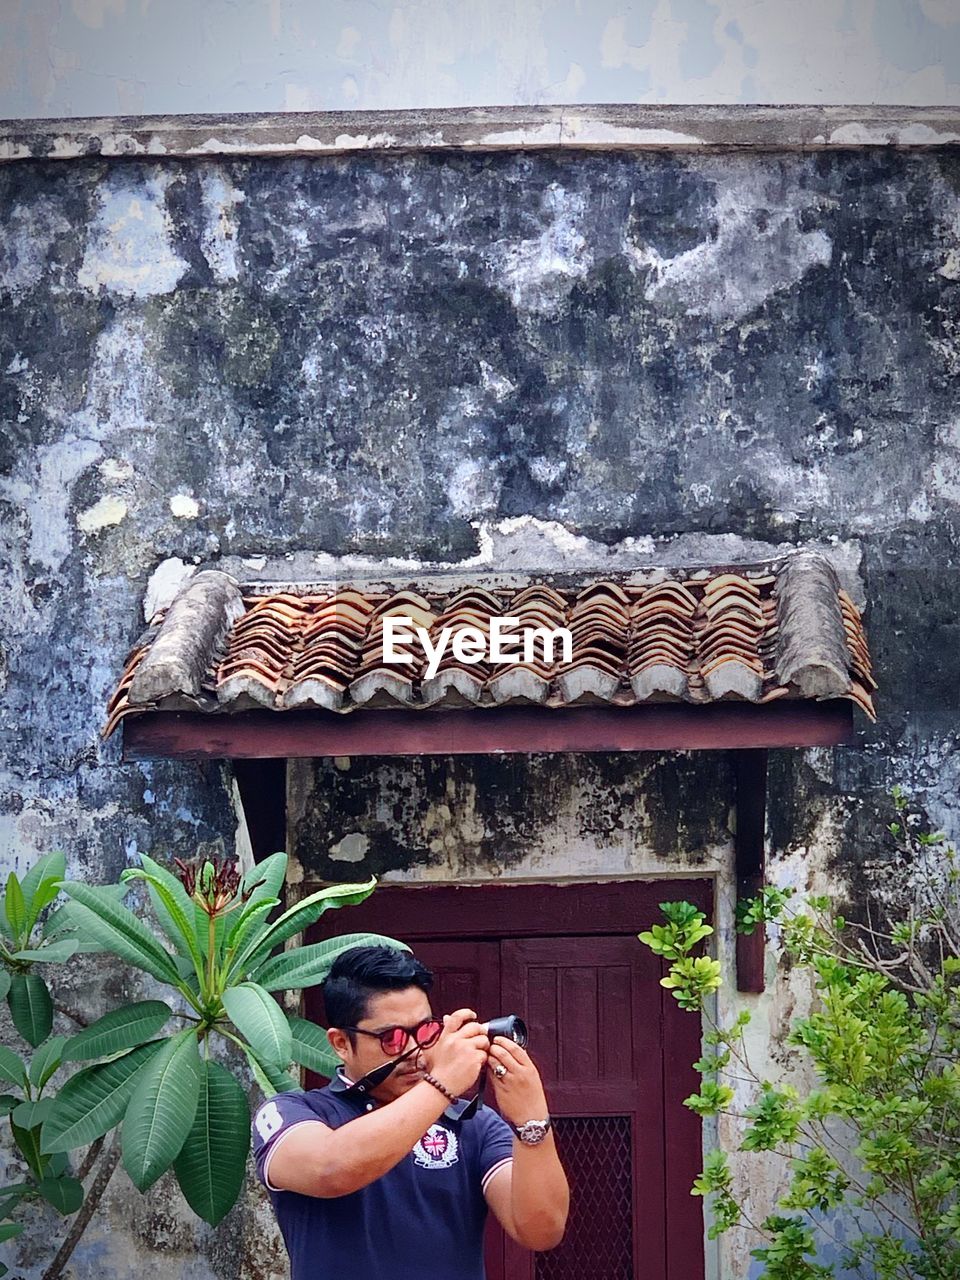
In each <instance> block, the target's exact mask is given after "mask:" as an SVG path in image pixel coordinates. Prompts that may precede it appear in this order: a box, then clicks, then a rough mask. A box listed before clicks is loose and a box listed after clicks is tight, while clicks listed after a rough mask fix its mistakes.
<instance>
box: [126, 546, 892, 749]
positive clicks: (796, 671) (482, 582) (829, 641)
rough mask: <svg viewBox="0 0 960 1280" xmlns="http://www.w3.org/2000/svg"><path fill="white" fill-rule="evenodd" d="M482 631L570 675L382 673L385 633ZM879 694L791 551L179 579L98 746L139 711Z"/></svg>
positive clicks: (459, 667) (846, 615)
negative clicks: (552, 640)
mask: <svg viewBox="0 0 960 1280" xmlns="http://www.w3.org/2000/svg"><path fill="white" fill-rule="evenodd" d="M396 614H403V615H406V616H408V617H412V618H413V619H414V621H415V623H417V624H418V625H420V626H423V627H424V628H425V629H426V630H427V631H428V632H429V634H430V636H431V638H435V637H436V636H437V635H438V633H439V632H440V630H441V628H444V627H449V628H453V629H456V628H459V627H467V626H469V627H474V628H478V629H479V630H480V631H481V632H487V631H489V625H490V619H491V617H497V616H500V617H515V618H519V619H520V621H519V623H518V624H517V626H516V627H515V628H514V630H515V631H516V632H517V633H520V634H522V633H523V632H524V631H526V630H528V629H530V628H536V627H543V628H547V629H555V628H559V627H565V628H568V629H569V630H570V632H571V633H572V637H573V646H572V660H571V661H570V662H567V663H563V662H560V661H553V662H551V663H547V662H545V661H543V660H542V654H541V659H540V660H537V659H536V658H534V660H533V661H531V662H529V663H522V662H521V663H513V664H510V665H503V666H501V665H495V664H490V663H478V664H465V663H463V662H459V661H458V660H457V659H456V658H455V657H454V655H453V654H452V652H450V650H449V648H448V651H447V653H446V654H445V656H444V658H443V660H442V661H441V662H440V664H439V667H438V669H437V671H436V672H435V674H434V675H433V676H432V677H429V676H428V674H427V672H426V658H425V657H424V656H423V655H422V652H421V650H420V648H419V646H416V645H414V646H412V647H411V650H410V651H411V652H412V653H413V654H414V656H415V658H416V659H417V661H416V662H415V664H414V665H412V666H394V665H388V664H386V663H385V662H384V661H383V620H384V618H385V617H386V616H389V615H396ZM875 688H876V684H875V682H874V680H873V677H872V674H871V667H870V657H869V654H868V651H867V645H866V640H865V637H864V632H863V626H862V623H861V617H860V611H859V610H858V608H857V606H856V605H855V604H854V602H853V600H852V599H851V598H850V596H849V595H848V594H847V592H846V591H844V590H843V589H842V587H841V586H840V583H839V580H838V578H837V576H836V574H835V572H834V570H833V568H832V567H831V566H830V564H829V563H828V562H827V561H826V560H825V559H824V558H823V557H821V556H819V555H817V554H814V553H811V552H797V553H794V554H791V555H789V556H787V557H784V558H782V559H780V560H777V561H772V562H769V563H766V564H752V565H733V566H730V565H726V566H714V567H706V568H704V567H699V568H693V569H687V570H678V569H655V568H642V569H637V570H634V571H629V572H625V571H620V572H616V573H611V572H607V573H604V574H602V575H601V574H598V573H596V572H593V573H588V572H584V573H579V574H575V573H570V572H545V573H541V574H516V573H509V574H507V573H504V574H496V573H491V572H486V573H485V574H483V575H482V576H481V575H469V574H465V573H461V574H457V575H452V574H436V575H423V576H422V577H420V578H417V579H415V580H412V581H400V580H398V579H396V578H394V579H392V580H389V581H384V580H382V579H366V580H363V579H354V580H352V581H350V582H337V583H327V584H317V583H310V584H295V583H283V584H280V583H263V582H252V583H238V582H237V581H236V580H235V579H234V578H232V577H230V576H229V575H227V574H225V573H222V572H220V571H218V570H204V571H202V572H199V573H197V574H196V575H195V576H194V577H193V578H191V579H190V580H189V581H188V582H187V584H186V585H185V586H184V588H183V589H182V590H181V591H180V593H179V595H178V596H177V598H176V599H175V600H174V601H173V603H172V604H171V605H170V607H169V608H168V609H167V610H166V611H165V612H164V613H163V614H160V615H158V616H157V618H155V619H154V620H153V623H152V625H151V626H150V628H149V630H148V631H147V633H146V634H145V635H144V636H143V637H141V639H140V640H139V641H138V643H137V645H136V646H135V648H134V649H133V652H132V653H131V654H130V656H129V659H128V661H127V664H126V667H125V670H124V672H123V675H122V677H121V679H120V682H119V685H118V687H117V689H116V692H115V693H114V695H113V698H112V699H111V701H110V704H109V708H108V720H107V724H106V727H105V729H104V734H105V735H109V734H110V733H112V732H113V730H114V729H115V728H116V726H117V724H118V723H119V722H120V721H121V720H122V719H123V718H124V717H125V716H130V715H134V714H138V713H144V712H148V711H181V712H182V711H191V712H198V711H199V712H204V713H211V714H217V713H219V714H224V713H226V714H230V713H239V712H244V711H249V710H252V709H260V710H261V711H262V710H263V709H264V708H266V709H269V710H271V711H273V712H276V713H278V714H282V713H284V712H290V711H294V710H296V711H299V712H302V711H304V710H305V709H317V710H320V711H323V712H327V713H329V712H335V713H338V714H341V715H342V714H347V713H353V712H360V713H362V711H363V710H364V709H366V708H380V709H383V708H392V709H397V708H403V709H407V710H414V711H417V712H419V713H421V714H424V715H426V714H430V715H433V714H435V713H436V714H442V712H443V711H444V710H449V709H459V710H462V709H463V708H476V709H477V710H478V711H479V712H482V711H484V710H487V709H491V708H497V707H502V706H504V705H507V704H519V705H522V706H527V707H530V706H531V705H539V706H541V707H544V708H548V709H551V708H569V707H573V706H578V707H579V706H585V705H591V704H592V705H594V706H603V705H606V706H611V707H621V708H622V707H633V706H640V705H642V704H647V703H654V702H673V703H682V704H687V705H689V706H693V707H695V706H697V705H704V704H710V703H716V702H719V701H724V702H728V701H741V702H744V703H751V704H765V703H770V702H773V701H776V700H779V699H802V700H823V699H836V698H849V699H852V700H853V701H854V702H855V703H857V705H858V706H860V707H861V708H862V709H863V711H865V712H866V714H867V715H868V716H869V717H870V718H871V719H873V718H874V710H873V702H872V698H871V692H872V690H873V689H875Z"/></svg>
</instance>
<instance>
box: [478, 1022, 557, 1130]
mask: <svg viewBox="0 0 960 1280" xmlns="http://www.w3.org/2000/svg"><path fill="white" fill-rule="evenodd" d="M498 1066H499V1067H502V1068H503V1069H504V1070H505V1071H506V1075H501V1074H500V1073H499V1071H498V1070H497V1067H498ZM489 1067H490V1080H491V1081H492V1083H493V1094H494V1097H495V1098H496V1100H497V1107H498V1108H499V1110H500V1114H501V1115H502V1116H503V1118H504V1119H505V1120H508V1121H509V1122H510V1123H511V1124H516V1125H520V1124H524V1123H525V1122H526V1121H527V1120H544V1119H546V1117H547V1114H548V1113H547V1096H546V1094H545V1093H544V1091H543V1081H542V1080H541V1079H540V1072H539V1071H538V1070H537V1068H536V1067H535V1066H534V1063H533V1059H532V1058H531V1057H530V1055H529V1054H528V1053H527V1051H526V1049H521V1048H520V1046H519V1045H518V1044H515V1043H514V1041H513V1040H509V1039H507V1037H506V1036H497V1038H496V1039H495V1040H494V1042H493V1044H492V1045H491V1046H490V1055H489Z"/></svg>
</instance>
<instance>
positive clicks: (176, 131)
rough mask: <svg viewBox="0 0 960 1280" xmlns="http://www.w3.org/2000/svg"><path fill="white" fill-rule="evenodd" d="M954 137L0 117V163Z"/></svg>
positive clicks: (771, 110) (422, 117) (931, 141)
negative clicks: (20, 118) (86, 158)
mask: <svg viewBox="0 0 960 1280" xmlns="http://www.w3.org/2000/svg"><path fill="white" fill-rule="evenodd" d="M958 143H960V107H949V106H943V107H909V106H905V107H890V106H885V107H874V106H826V107H817V106H753V105H743V106H688V105H685V104H655V105H642V104H641V105H626V106H606V105H599V106H550V107H462V108H461V107H457V108H444V109H442V110H431V111H357V112H354V111H317V112H307V113H300V112H284V113H278V114H276V115H254V114H235V115H225V116H220V115H198V116H189V115H183V116H105V117H103V118H89V119H65V120H5V121H0V160H76V159H82V158H85V157H89V156H109V157H115V156H157V157H164V156H211V155H217V156H232V155H238V156H253V155H347V154H351V153H355V152H361V151H374V152H381V151H400V152H403V151H425V150H441V151H442V150H453V151H520V150H543V149H547V148H558V147H559V148H565V149H577V148H589V149H606V150H625V151H636V150H661V151H664V150H665V151H730V150H762V151H811V150H825V149H837V148H850V147H900V148H914V147H945V146H956V145H957V144H958Z"/></svg>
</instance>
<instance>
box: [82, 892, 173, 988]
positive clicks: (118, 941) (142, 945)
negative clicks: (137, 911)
mask: <svg viewBox="0 0 960 1280" xmlns="http://www.w3.org/2000/svg"><path fill="white" fill-rule="evenodd" d="M61 888H62V889H63V891H64V892H65V893H67V894H69V895H70V897H71V898H72V899H73V900H74V903H73V906H74V911H75V912H76V913H77V917H78V920H79V922H80V927H81V929H82V930H83V932H84V933H86V934H88V935H89V936H90V937H92V938H94V939H96V940H97V941H99V942H100V943H101V944H102V949H103V950H105V951H112V952H113V953H114V954H115V955H118V956H120V958H121V959H122V960H126V961H127V962H128V963H129V964H132V965H134V966H135V967H136V968H138V969H145V970H146V972H147V973H149V974H151V975H152V976H153V977H154V978H159V979H160V981H161V982H169V983H171V984H174V985H175V984H176V982H177V980H178V976H179V975H178V974H177V969H176V966H175V965H174V963H173V960H172V959H171V957H170V955H169V953H168V952H167V951H165V950H164V949H163V947H162V946H161V945H160V943H159V942H157V940H156V938H154V936H153V934H152V933H151V932H150V930H149V929H148V928H147V926H146V925H145V924H143V923H142V921H140V920H138V919H137V917H136V916H135V915H134V914H133V912H132V911H129V910H128V909H127V908H126V907H124V906H121V904H120V903H119V902H117V901H116V900H115V899H114V898H113V897H112V896H111V895H109V894H104V893H101V892H100V891H99V888H98V886H96V885H89V884H81V883H79V882H78V881H74V880H65V881H64V882H63V884H62V885H61Z"/></svg>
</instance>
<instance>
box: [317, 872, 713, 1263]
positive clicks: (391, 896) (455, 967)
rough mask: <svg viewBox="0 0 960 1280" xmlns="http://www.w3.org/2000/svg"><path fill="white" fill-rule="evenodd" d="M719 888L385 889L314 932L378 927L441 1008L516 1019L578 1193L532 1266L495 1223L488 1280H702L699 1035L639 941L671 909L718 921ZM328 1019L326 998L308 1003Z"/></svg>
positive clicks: (663, 884)
mask: <svg viewBox="0 0 960 1280" xmlns="http://www.w3.org/2000/svg"><path fill="white" fill-rule="evenodd" d="M712 889H713V886H712V882H711V881H709V880H669V881H653V882H651V881H645V882H641V881H621V882H605V883H602V884H567V885H499V884H494V885H442V886H435V885H419V886H409V887H407V886H403V887H401V886H388V887H387V886H385V887H382V888H380V889H378V890H377V892H376V893H375V894H373V895H372V896H371V897H370V898H368V899H367V901H366V902H364V903H362V904H361V905H360V906H359V907H351V908H350V909H349V923H348V921H347V919H346V918H345V916H344V915H343V914H341V913H340V912H336V913H334V912H328V913H327V914H326V915H324V916H322V917H321V919H320V920H319V921H318V923H317V925H315V926H314V927H313V929H312V930H311V931H310V932H309V934H308V941H319V940H320V939H321V938H323V937H325V936H329V935H330V934H333V933H338V932H350V933H353V932H360V931H364V930H371V931H373V932H377V933H383V934H388V935H390V936H393V937H397V938H399V939H401V940H402V941H404V942H407V943H409V944H410V946H411V947H413V948H414V950H415V951H416V953H417V955H418V956H419V957H420V958H421V959H422V960H423V962H424V963H425V964H426V965H427V966H428V967H429V968H430V969H432V970H433V971H434V975H435V985H434V989H433V991H432V992H431V1001H432V1003H433V1007H434V1009H435V1010H439V1011H444V1012H449V1011H450V1010H452V1009H456V1008H460V1007H464V1006H466V1007H470V1008H474V1009H476V1010H477V1012H478V1014H479V1016H480V1017H481V1018H483V1019H486V1018H490V1017H493V1016H495V1015H497V1014H501V1013H504V1014H505V1013H518V1014H520V1016H521V1017H522V1018H523V1019H524V1020H525V1021H526V1023H527V1026H528V1028H529V1032H530V1046H529V1047H530V1052H531V1054H532V1056H533V1057H534V1059H535V1060H536V1062H537V1065H538V1067H539V1068H540V1071H541V1073H542V1074H543V1077H544V1083H545V1085H546V1089H547V1096H548V1098H549V1101H550V1109H551V1114H552V1116H553V1118H554V1124H555V1127H556V1139H557V1146H558V1150H559V1152H560V1157H561V1159H562V1161H563V1164H564V1168H565V1169H566V1172H567V1176H568V1178H569V1180H570V1187H571V1211H570V1220H569V1223H568V1226H567V1232H566V1236H565V1238H564V1241H563V1243H562V1244H561V1245H560V1246H559V1247H558V1248H557V1249H554V1250H551V1251H549V1252H547V1253H542V1254H534V1255H531V1254H530V1253H529V1252H527V1251H526V1250H523V1249H520V1248H519V1247H518V1246H516V1245H515V1244H514V1243H513V1242H512V1241H511V1240H509V1239H508V1238H507V1237H505V1235H504V1233H503V1232H502V1231H501V1230H500V1228H499V1226H498V1225H497V1224H496V1223H491V1226H490V1228H489V1230H488V1241H487V1276H488V1280H583V1277H585V1276H590V1277H591V1280H701V1278H702V1276H703V1218H702V1209H701V1204H702V1202H701V1200H700V1198H699V1197H694V1196H691V1195H690V1187H691V1185H692V1182H693V1179H694V1177H695V1176H696V1174H697V1172H698V1171H699V1169H700V1161H701V1134H700V1122H699V1119H698V1118H697V1116H696V1115H695V1114H694V1113H693V1112H691V1111H690V1110H689V1109H688V1108H686V1107H684V1106H683V1105H682V1102H683V1099H684V1098H685V1097H687V1096H688V1095H689V1094H691V1093H693V1092H696V1091H697V1090H698V1088H699V1081H700V1078H699V1076H698V1075H697V1073H696V1072H695V1071H694V1070H693V1067H692V1065H691V1064H692V1063H693V1062H694V1060H695V1059H696V1058H698V1057H699V1055H700V1023H699V1019H698V1018H696V1017H695V1016H694V1015H693V1014H690V1013H684V1012H683V1011H682V1010H681V1009H680V1008H679V1007H678V1006H677V1003H676V1001H675V1000H674V999H673V998H672V996H671V995H670V993H669V992H668V991H667V990H665V989H664V988H663V987H661V986H660V978H661V977H662V976H663V973H664V972H665V968H664V966H663V963H662V962H661V961H660V960H659V959H658V958H657V957H656V956H654V955H653V954H652V953H651V952H650V951H649V949H648V948H646V947H644V946H643V945H642V944H641V943H640V942H638V940H637V936H636V935H637V933H638V932H640V931H641V930H643V929H647V928H649V927H650V925H651V924H653V923H656V922H657V921H659V920H660V918H661V917H660V913H659V910H658V904H659V903H660V902H662V901H664V900H666V899H680V898H685V899H686V900H687V901H689V902H694V903H695V904H696V905H697V906H699V907H700V909H701V910H703V911H704V912H705V913H706V915H707V916H708V918H709V917H710V916H711V915H712ZM304 996H305V1016H306V1017H308V1018H316V1019H317V1020H318V1021H322V1018H321V1017H320V1010H319V1008H318V1005H319V992H318V990H317V989H316V988H308V989H307V990H306V991H305V992H304Z"/></svg>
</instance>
